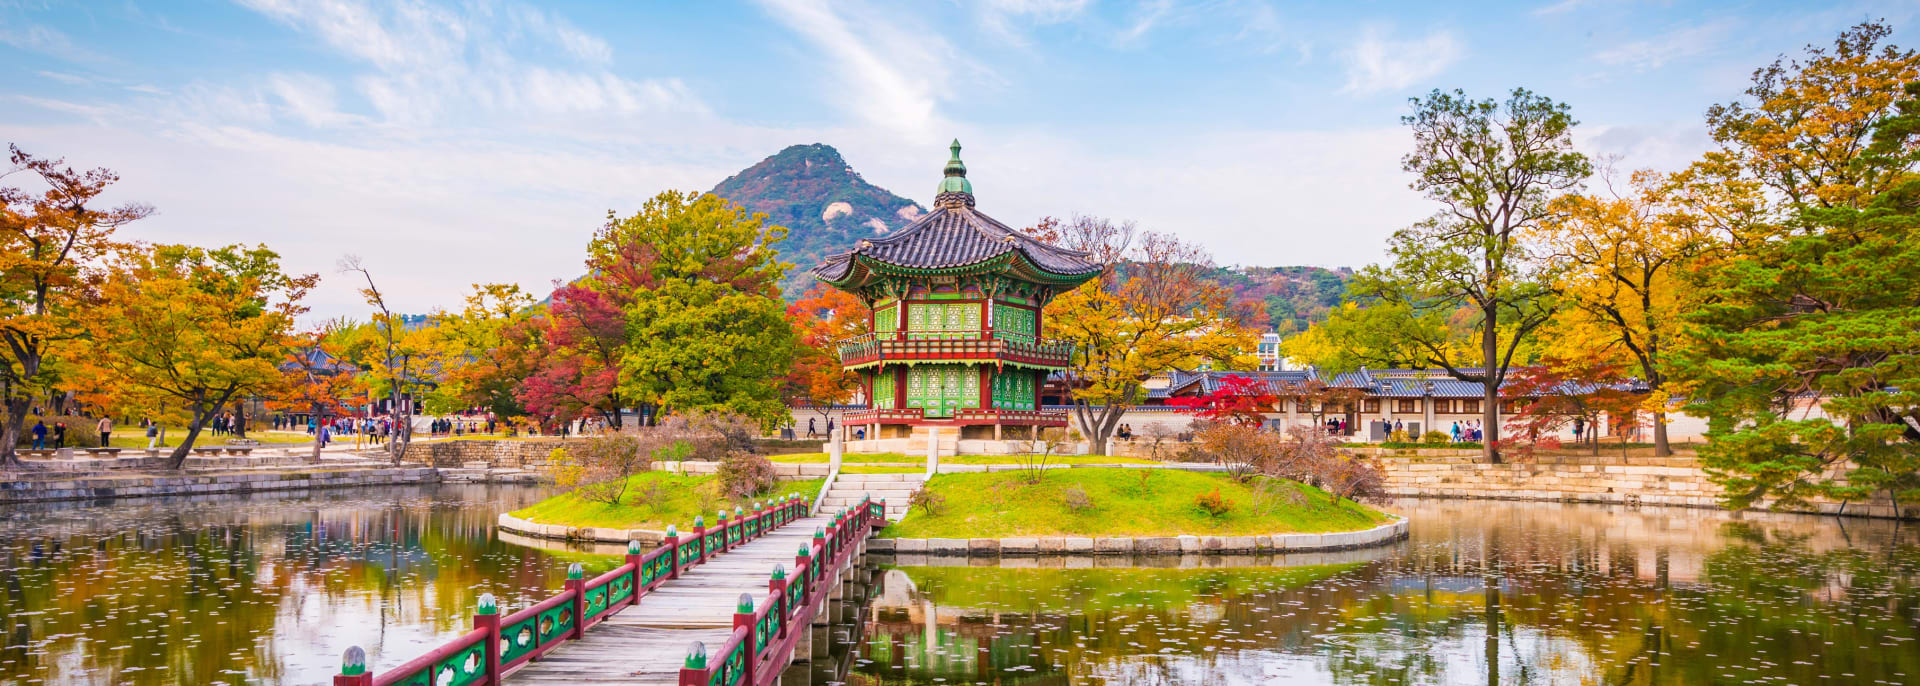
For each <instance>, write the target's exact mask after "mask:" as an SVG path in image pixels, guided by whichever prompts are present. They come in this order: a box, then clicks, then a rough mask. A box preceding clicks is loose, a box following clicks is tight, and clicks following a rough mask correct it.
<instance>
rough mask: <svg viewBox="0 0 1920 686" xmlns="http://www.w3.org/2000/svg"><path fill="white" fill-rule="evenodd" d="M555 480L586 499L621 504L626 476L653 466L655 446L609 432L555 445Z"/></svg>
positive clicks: (625, 488) (551, 455)
mask: <svg viewBox="0 0 1920 686" xmlns="http://www.w3.org/2000/svg"><path fill="white" fill-rule="evenodd" d="M548 457H549V458H550V459H551V460H552V462H553V464H554V465H555V466H556V467H555V469H554V482H555V483H557V484H559V485H560V486H561V487H562V488H568V489H572V490H573V492H574V494H575V495H578V496H580V498H581V499H583V500H588V501H592V502H596V503H604V504H606V505H619V504H620V499H621V498H623V497H625V496H626V494H627V478H628V477H630V476H633V475H635V474H638V473H640V472H644V471H647V470H648V469H652V468H653V446H651V445H648V444H647V443H646V442H644V441H642V440H641V439H640V438H638V437H635V436H625V435H607V436H598V437H594V438H589V439H586V440H582V441H573V442H570V443H569V444H568V445H567V446H565V447H561V448H555V449H553V452H552V453H551V454H549V456H548Z"/></svg>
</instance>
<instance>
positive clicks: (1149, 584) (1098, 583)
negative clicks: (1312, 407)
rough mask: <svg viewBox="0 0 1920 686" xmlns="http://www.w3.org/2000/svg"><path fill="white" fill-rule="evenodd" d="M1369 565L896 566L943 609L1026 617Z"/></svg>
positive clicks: (1288, 584)
mask: <svg viewBox="0 0 1920 686" xmlns="http://www.w3.org/2000/svg"><path fill="white" fill-rule="evenodd" d="M1365 564H1366V563H1363V562H1353V563H1348V564H1338V565H1312V566H1304V567H1231V568H1217V569H1205V568H1196V569H1156V568H1116V569H1005V568H1001V567H896V568H895V569H898V570H900V571H901V572H902V573H904V574H906V575H907V578H909V579H912V580H913V586H914V589H915V590H917V591H919V592H920V593H923V594H926V596H927V599H929V600H932V601H933V602H934V603H936V604H938V605H940V606H942V607H964V608H970V609H982V610H991V611H996V612H1015V613H1021V614H1031V613H1036V612H1062V611H1072V612H1091V611H1101V610H1130V609H1131V610H1137V609H1147V610H1164V609H1166V608H1185V607H1187V606H1188V605H1191V604H1193V603H1195V602H1201V601H1206V600H1212V601H1217V600H1218V599H1219V598H1220V597H1222V596H1231V595H1245V594H1250V593H1271V592H1274V591H1281V590H1286V589H1289V588H1298V587H1301V586H1305V585H1307V584H1310V583H1313V582H1316V581H1320V580H1322V579H1326V578H1328V577H1331V576H1334V575H1336V574H1340V573H1343V572H1347V571H1350V570H1354V569H1358V568H1360V567H1362V566H1364V565H1365Z"/></svg>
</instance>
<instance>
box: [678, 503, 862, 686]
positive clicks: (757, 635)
mask: <svg viewBox="0 0 1920 686" xmlns="http://www.w3.org/2000/svg"><path fill="white" fill-rule="evenodd" d="M885 523H886V501H884V500H881V501H878V502H876V501H874V500H873V498H872V497H871V496H867V497H862V498H861V499H860V502H859V503H858V504H856V505H855V506H853V507H850V508H847V509H846V510H843V511H842V512H840V513H837V514H835V515H834V520H833V521H832V522H830V523H828V524H827V526H825V527H822V530H820V531H816V532H815V534H814V539H813V540H812V541H810V542H809V543H808V544H807V545H805V546H803V547H802V549H801V553H802V554H801V555H800V556H799V557H798V558H797V559H795V560H794V575H793V576H792V577H787V576H785V574H784V566H776V567H775V568H774V572H773V575H772V578H771V579H770V580H769V581H768V582H767V585H768V588H767V593H766V596H765V597H764V598H763V599H762V601H761V602H760V603H758V604H757V605H756V606H755V607H745V605H746V603H749V602H752V600H753V594H751V593H743V594H741V600H742V601H743V602H742V603H741V605H742V607H740V608H735V612H734V614H733V633H732V634H729V635H728V637H727V641H726V642H725V643H723V644H721V646H720V650H719V651H718V652H716V653H714V654H713V656H714V657H715V658H717V660H718V662H717V663H712V664H711V666H710V663H709V660H708V654H707V652H706V646H705V645H703V644H701V643H700V642H698V641H695V642H694V643H693V645H692V646H690V647H689V650H688V653H687V661H686V663H685V666H684V667H682V668H681V669H680V680H679V683H681V684H699V685H702V686H712V685H719V686H734V685H735V684H743V683H744V684H746V686H766V685H768V684H772V683H774V682H775V681H776V680H778V678H779V676H780V670H779V669H777V667H778V666H779V661H780V659H781V658H782V657H783V656H787V655H790V654H791V651H792V650H793V649H794V643H795V642H796V640H797V639H798V638H799V634H798V633H796V632H794V631H792V630H791V629H792V625H793V623H794V620H795V618H796V617H801V616H803V615H804V613H806V612H808V611H809V610H811V609H813V608H816V607H818V604H819V603H820V602H822V601H824V600H825V599H826V598H827V597H828V595H829V594H830V593H831V591H832V586H830V585H828V584H825V583H821V580H822V579H821V577H822V574H821V573H820V571H819V570H820V568H821V565H822V564H825V565H826V566H827V569H831V570H838V569H840V567H841V565H842V564H844V563H845V562H846V561H847V560H849V559H851V556H852V554H853V552H854V550H855V549H856V546H853V545H850V543H852V542H853V540H854V537H855V536H861V537H864V536H865V535H866V534H867V531H868V528H869V527H872V526H884V525H885ZM796 600H798V601H800V602H796ZM741 609H746V610H748V611H747V612H740V611H739V610H741Z"/></svg>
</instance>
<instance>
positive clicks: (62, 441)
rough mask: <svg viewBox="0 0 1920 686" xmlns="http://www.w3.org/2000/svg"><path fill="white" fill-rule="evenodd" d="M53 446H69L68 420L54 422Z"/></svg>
mask: <svg viewBox="0 0 1920 686" xmlns="http://www.w3.org/2000/svg"><path fill="white" fill-rule="evenodd" d="M53 447H54V448H65V447H67V423H66V422H54V423H53Z"/></svg>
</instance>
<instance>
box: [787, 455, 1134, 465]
mask: <svg viewBox="0 0 1920 686" xmlns="http://www.w3.org/2000/svg"><path fill="white" fill-rule="evenodd" d="M767 459H769V460H772V461H774V462H805V463H819V464H825V463H826V462H827V454H826V453H789V454H786V455H770V456H768V457H767ZM1021 459H1022V456H1020V455H952V456H948V457H942V458H940V464H1020V461H1021ZM841 462H843V463H846V464H861V463H873V464H918V465H924V464H926V463H927V456H926V455H925V454H924V453H923V454H920V455H902V454H900V453H860V454H857V455H856V454H853V453H848V454H847V455H846V456H845V457H844V458H843V459H842V460H841ZM1047 464H1050V465H1055V464H1159V463H1157V462H1154V461H1153V460H1143V459H1140V458H1138V457H1114V456H1108V455H1053V456H1050V457H1048V458H1047Z"/></svg>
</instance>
